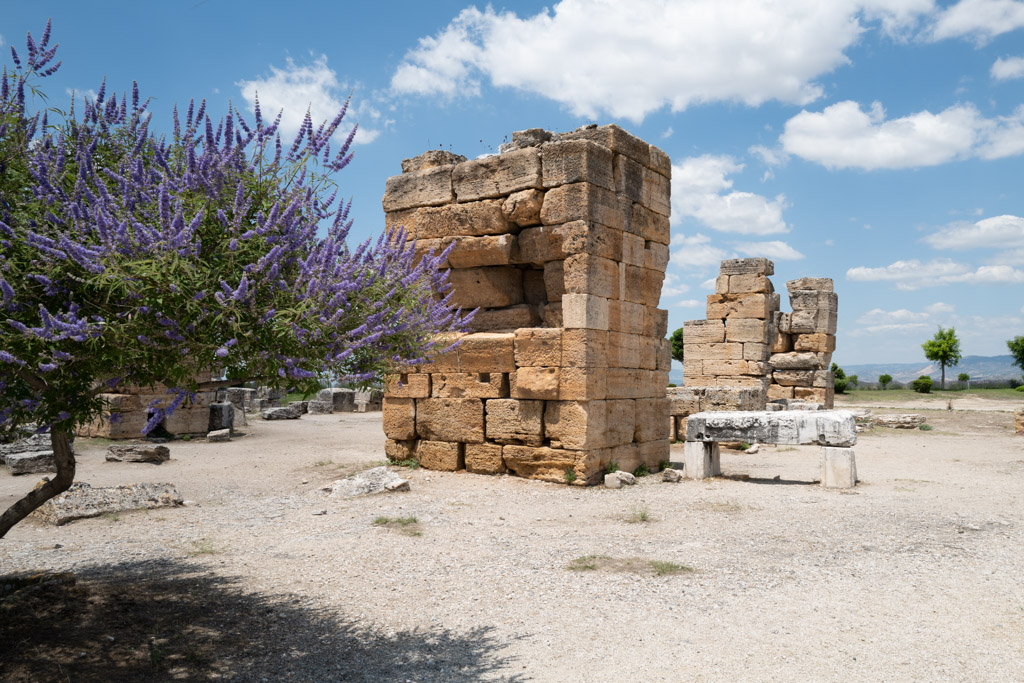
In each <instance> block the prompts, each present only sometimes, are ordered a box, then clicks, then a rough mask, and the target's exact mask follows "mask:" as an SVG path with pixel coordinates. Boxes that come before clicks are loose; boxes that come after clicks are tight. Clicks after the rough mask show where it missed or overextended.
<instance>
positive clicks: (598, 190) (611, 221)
mask: <svg viewBox="0 0 1024 683" xmlns="http://www.w3.org/2000/svg"><path fill="white" fill-rule="evenodd" d="M540 219H541V222H543V223H544V225H558V224H560V223H570V222H573V221H588V222H592V223H599V224H601V225H603V226H605V227H608V228H614V229H616V230H623V229H624V228H625V226H626V221H627V220H628V216H627V215H625V214H624V211H623V208H622V206H621V205H620V203H619V201H618V199H617V198H616V196H615V193H614V192H612V191H611V190H607V189H605V188H603V187H600V186H598V185H594V184H593V183H573V184H572V185H562V186H560V187H556V188H553V189H550V190H548V191H547V192H546V193H545V194H544V205H543V206H542V207H541V211H540Z"/></svg>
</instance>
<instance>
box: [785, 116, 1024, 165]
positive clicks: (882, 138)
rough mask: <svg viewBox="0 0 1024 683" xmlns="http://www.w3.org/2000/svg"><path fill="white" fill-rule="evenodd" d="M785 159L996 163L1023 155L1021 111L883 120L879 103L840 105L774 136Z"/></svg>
mask: <svg viewBox="0 0 1024 683" xmlns="http://www.w3.org/2000/svg"><path fill="white" fill-rule="evenodd" d="M779 141H780V142H781V143H782V147H783V149H785V151H787V152H789V153H790V154H795V155H797V156H799V157H802V158H804V159H807V160H808V161H814V162H817V163H819V164H822V165H823V166H825V167H827V168H830V169H836V168H860V169H864V170H869V171H870V170H876V169H880V168H890V169H895V168H913V167H918V166H935V165H937V164H943V163H946V162H949V161H953V160H956V159H967V158H970V157H980V158H982V159H999V158H1002V157H1007V156H1014V155H1017V154H1021V153H1022V152H1024V106H1020V107H1018V108H1017V109H1016V110H1015V111H1014V113H1013V114H1012V115H1010V116H1000V117H995V118H991V119H986V118H985V117H984V116H982V115H981V113H980V112H979V111H978V110H977V108H975V107H974V105H971V104H957V105H954V106H952V107H949V108H948V109H945V110H943V111H941V112H939V113H938V114H933V113H931V112H929V111H921V112H917V113H914V114H910V115H908V116H903V117H900V118H896V119H889V120H888V121H887V120H886V119H885V110H884V109H883V108H882V105H881V103H879V102H873V103H872V105H871V108H870V110H869V111H863V110H862V109H861V107H860V105H859V104H858V103H856V102H853V101H850V100H846V101H844V102H838V103H836V104H833V105H831V106H829V107H826V108H825V109H824V110H823V111H821V112H809V111H806V110H804V111H801V112H800V113H799V114H797V115H796V116H794V117H793V118H791V119H789V120H788V121H787V122H786V126H785V131H784V132H783V134H782V135H781V136H780V137H779Z"/></svg>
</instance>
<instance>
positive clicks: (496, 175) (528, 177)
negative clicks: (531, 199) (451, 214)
mask: <svg viewBox="0 0 1024 683" xmlns="http://www.w3.org/2000/svg"><path fill="white" fill-rule="evenodd" d="M451 182H452V188H453V190H454V192H455V196H456V198H457V199H458V201H459V202H460V203H461V202H470V201H475V200H478V199H488V198H491V197H504V196H506V195H509V194H512V193H513V192H518V191H520V190H527V189H531V188H534V189H540V188H541V187H542V183H541V162H540V153H539V151H538V150H537V148H535V147H527V148H525V149H520V150H516V151H514V152H506V153H505V154H498V155H495V156H489V157H484V158H482V159H473V160H471V161H464V162H462V163H461V164H459V165H457V166H456V167H455V169H454V171H453V172H452V181H451ZM545 201H546V200H545Z"/></svg>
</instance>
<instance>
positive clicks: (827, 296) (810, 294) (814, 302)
mask: <svg viewBox="0 0 1024 683" xmlns="http://www.w3.org/2000/svg"><path fill="white" fill-rule="evenodd" d="M789 303H790V305H791V306H792V307H793V310H794V311H797V310H822V311H836V310H838V309H839V297H838V296H837V295H836V294H835V292H822V291H819V290H815V289H797V290H790V292H789Z"/></svg>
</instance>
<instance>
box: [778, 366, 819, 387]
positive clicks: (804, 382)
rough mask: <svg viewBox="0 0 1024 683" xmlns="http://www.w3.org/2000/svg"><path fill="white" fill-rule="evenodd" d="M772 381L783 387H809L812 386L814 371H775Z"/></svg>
mask: <svg viewBox="0 0 1024 683" xmlns="http://www.w3.org/2000/svg"><path fill="white" fill-rule="evenodd" d="M772 381H773V382H775V383H776V384H781V385H782V386H784V387H809V386H812V385H813V384H814V370H776V371H775V372H773V373H772Z"/></svg>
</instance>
